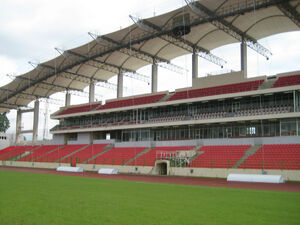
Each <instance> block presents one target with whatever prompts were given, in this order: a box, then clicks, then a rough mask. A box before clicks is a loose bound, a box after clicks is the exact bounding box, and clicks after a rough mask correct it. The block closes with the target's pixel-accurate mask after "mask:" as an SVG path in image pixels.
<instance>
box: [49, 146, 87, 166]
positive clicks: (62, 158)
mask: <svg viewBox="0 0 300 225" xmlns="http://www.w3.org/2000/svg"><path fill="white" fill-rule="evenodd" d="M90 145H91V144H89V145H85V146H83V147H82V148H80V149H77V150H75V151H74V152H72V153H70V154H68V155H65V156H64V157H61V158H59V159H58V160H56V161H55V162H60V161H62V160H64V159H65V158H68V157H69V156H71V155H73V154H75V153H77V152H79V151H81V150H83V149H85V148H87V147H89V146H90Z"/></svg>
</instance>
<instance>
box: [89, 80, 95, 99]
mask: <svg viewBox="0 0 300 225" xmlns="http://www.w3.org/2000/svg"><path fill="white" fill-rule="evenodd" d="M94 101H95V83H94V82H92V81H91V83H90V90H89V103H92V102H94Z"/></svg>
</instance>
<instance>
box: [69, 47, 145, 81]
mask: <svg viewBox="0 0 300 225" xmlns="http://www.w3.org/2000/svg"><path fill="white" fill-rule="evenodd" d="M67 53H69V54H73V55H76V56H79V57H82V58H88V56H85V55H81V54H78V53H76V52H73V51H70V50H68V51H67ZM91 61H92V62H93V63H91ZM91 61H89V64H88V65H90V66H95V63H97V64H98V65H101V67H98V68H100V69H103V70H106V71H109V72H112V73H115V74H117V73H118V71H119V70H121V71H122V72H123V73H124V75H125V76H127V77H130V78H134V79H136V80H140V81H144V82H146V83H149V82H150V78H149V77H148V76H146V75H143V74H140V73H138V72H136V71H134V70H131V69H128V68H125V67H119V66H116V65H114V64H111V63H107V62H103V61H100V60H98V59H92V60H91ZM95 67H96V66H95ZM130 74H134V76H131V75H130Z"/></svg>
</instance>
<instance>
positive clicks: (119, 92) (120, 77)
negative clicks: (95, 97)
mask: <svg viewBox="0 0 300 225" xmlns="http://www.w3.org/2000/svg"><path fill="white" fill-rule="evenodd" d="M117 88H118V89H117V98H121V97H123V74H122V73H121V72H120V73H119V74H118V87H117Z"/></svg>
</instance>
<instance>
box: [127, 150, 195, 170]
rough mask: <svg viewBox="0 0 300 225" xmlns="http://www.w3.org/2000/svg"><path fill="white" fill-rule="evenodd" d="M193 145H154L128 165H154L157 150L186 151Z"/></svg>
mask: <svg viewBox="0 0 300 225" xmlns="http://www.w3.org/2000/svg"><path fill="white" fill-rule="evenodd" d="M194 147H195V146H168V147H165V146H164V147H155V148H153V149H151V150H150V151H149V152H147V153H145V154H143V155H141V156H140V157H138V158H137V159H136V160H135V161H134V162H131V163H130V164H129V165H136V166H154V165H155V160H156V153H158V152H161V151H163V152H175V151H188V150H191V149H192V148H194Z"/></svg>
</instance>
